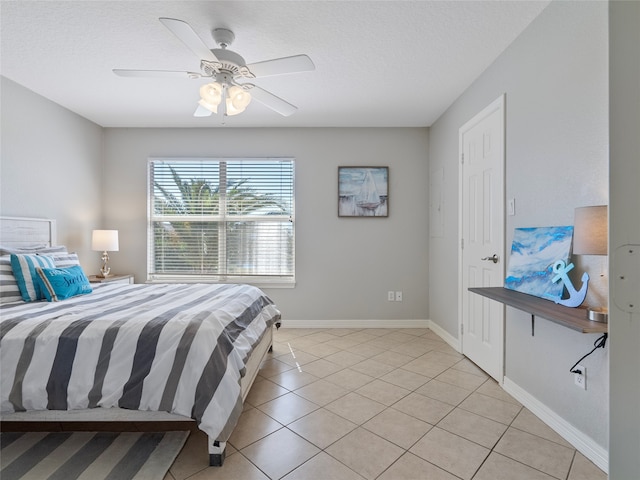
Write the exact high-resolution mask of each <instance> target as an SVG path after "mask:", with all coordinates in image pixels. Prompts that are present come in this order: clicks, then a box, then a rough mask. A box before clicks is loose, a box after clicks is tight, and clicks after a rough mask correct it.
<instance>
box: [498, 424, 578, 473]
mask: <svg viewBox="0 0 640 480" xmlns="http://www.w3.org/2000/svg"><path fill="white" fill-rule="evenodd" d="M494 450H495V451H496V452H497V453H501V454H502V455H504V456H506V457H509V458H511V459H513V460H517V461H518V462H521V463H524V464H525V465H529V466H530V467H533V468H535V469H536V470H540V471H542V472H544V473H547V474H549V475H551V476H553V477H556V478H562V479H564V478H567V474H568V473H569V468H570V467H571V461H572V460H573V455H574V450H572V449H570V448H566V447H563V446H561V445H558V444H557V443H554V442H551V441H549V440H545V439H544V438H540V437H537V436H535V435H531V434H530V433H526V432H522V431H520V430H517V429H515V428H509V429H508V430H507V432H506V433H505V434H504V436H503V437H502V438H501V439H500V441H499V442H498V444H497V445H496V446H495V448H494Z"/></svg>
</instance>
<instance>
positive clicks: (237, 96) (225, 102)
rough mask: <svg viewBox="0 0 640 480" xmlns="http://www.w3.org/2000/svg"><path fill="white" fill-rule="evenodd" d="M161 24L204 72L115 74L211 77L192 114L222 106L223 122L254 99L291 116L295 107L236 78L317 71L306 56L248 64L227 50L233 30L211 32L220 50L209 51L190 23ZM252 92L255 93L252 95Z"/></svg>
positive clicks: (205, 113)
mask: <svg viewBox="0 0 640 480" xmlns="http://www.w3.org/2000/svg"><path fill="white" fill-rule="evenodd" d="M160 22H162V24H163V25H164V26H165V27H167V28H168V29H169V30H170V31H171V32H172V33H173V34H174V35H175V36H176V37H178V39H180V40H181V41H182V42H183V43H184V44H185V45H186V46H187V47H188V48H189V49H190V50H191V51H192V52H193V53H195V54H196V55H197V56H198V58H199V59H200V70H201V72H202V73H195V72H175V71H168V70H123V69H114V70H113V72H114V73H115V74H116V75H118V76H121V77H166V78H176V77H181V78H184V77H186V78H189V79H198V78H212V79H213V80H214V81H213V82H211V83H207V84H204V85H202V86H201V87H200V100H199V101H198V108H197V109H196V111H195V113H194V114H193V115H194V116H196V117H206V116H209V115H211V113H218V108H219V106H220V105H222V112H221V113H222V116H223V123H224V117H225V116H229V115H237V114H239V113H242V112H244V111H245V109H246V108H247V106H248V105H249V103H251V100H252V98H254V99H255V100H257V101H258V102H260V103H262V104H263V105H265V106H267V107H268V108H270V109H271V110H273V111H275V112H277V113H279V114H280V115H283V116H289V115H291V114H292V113H294V112H295V111H296V110H297V109H298V108H297V107H296V106H295V105H292V104H291V103H289V102H287V101H285V100H283V99H281V98H280V97H278V96H276V95H274V94H272V93H270V92H268V91H266V90H264V89H262V88H260V87H258V86H256V85H254V84H251V83H238V82H237V79H238V78H248V79H254V78H257V77H265V76H270V75H282V74H285V73H298V72H308V71H312V70H315V65H314V64H313V62H312V61H311V59H310V58H309V57H308V56H307V55H294V56H291V57H283V58H275V59H273V60H266V61H263V62H257V63H254V64H250V65H246V63H245V61H244V58H242V56H241V55H239V54H237V53H236V52H233V51H231V50H227V47H228V46H229V45H231V43H232V42H233V40H234V39H235V35H234V33H233V32H232V31H231V30H228V29H226V28H216V29H214V30H213V31H212V35H213V39H214V40H215V42H216V43H217V44H218V45H219V46H220V48H215V49H211V50H210V49H209V48H208V47H207V45H206V44H205V43H204V42H203V41H202V40H201V39H200V37H199V36H198V35H197V34H196V32H195V31H194V30H193V28H191V26H190V25H189V24H188V23H186V22H184V21H182V20H177V19H174V18H160ZM249 90H252V91H253V95H252V94H251V93H250V92H249Z"/></svg>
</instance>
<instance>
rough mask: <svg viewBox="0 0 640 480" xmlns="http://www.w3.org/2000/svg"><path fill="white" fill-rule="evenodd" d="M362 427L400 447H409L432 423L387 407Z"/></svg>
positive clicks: (429, 428)
mask: <svg viewBox="0 0 640 480" xmlns="http://www.w3.org/2000/svg"><path fill="white" fill-rule="evenodd" d="M362 427H363V428H366V429H367V430H369V431H370V432H373V433H375V434H376V435H378V436H379V437H382V438H384V439H385V440H389V441H390V442H392V443H395V444H396V445H398V446H399V447H402V448H404V449H408V448H411V446H412V445H413V444H414V443H416V442H417V441H418V440H419V439H420V438H422V436H423V435H424V434H425V433H427V432H428V431H429V430H431V428H432V425H430V424H428V423H426V422H423V421H422V420H418V419H417V418H415V417H412V416H410V415H407V414H406V413H402V412H400V411H398V410H394V409H393V408H387V409H386V410H384V411H383V412H381V413H379V414H378V415H376V416H375V417H373V418H372V419H371V420H369V421H368V422H366V423H365V424H363V425H362Z"/></svg>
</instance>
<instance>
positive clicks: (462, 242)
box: [460, 238, 464, 250]
mask: <svg viewBox="0 0 640 480" xmlns="http://www.w3.org/2000/svg"><path fill="white" fill-rule="evenodd" d="M460 248H461V249H462V250H464V238H461V239H460Z"/></svg>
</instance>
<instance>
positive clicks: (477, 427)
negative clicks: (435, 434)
mask: <svg viewBox="0 0 640 480" xmlns="http://www.w3.org/2000/svg"><path fill="white" fill-rule="evenodd" d="M438 428H442V429H443V430H446V431H448V432H451V433H455V434H456V435H459V436H461V437H464V438H466V439H467V440H471V441H472V442H476V443H479V444H480V445H482V446H483V447H487V448H493V447H494V446H495V444H496V443H497V442H498V440H500V437H501V436H502V434H503V433H504V432H505V431H506V430H507V426H506V425H504V424H502V423H499V422H495V421H493V420H490V419H488V418H486V417H481V416H480V415H476V414H475V413H471V412H467V411H466V410H463V409H461V408H456V409H455V410H453V411H452V412H451V413H450V414H449V415H447V416H446V417H444V418H443V419H442V420H441V421H440V422H439V423H438Z"/></svg>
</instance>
